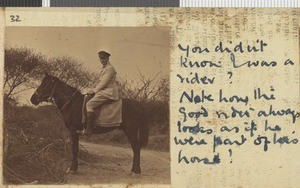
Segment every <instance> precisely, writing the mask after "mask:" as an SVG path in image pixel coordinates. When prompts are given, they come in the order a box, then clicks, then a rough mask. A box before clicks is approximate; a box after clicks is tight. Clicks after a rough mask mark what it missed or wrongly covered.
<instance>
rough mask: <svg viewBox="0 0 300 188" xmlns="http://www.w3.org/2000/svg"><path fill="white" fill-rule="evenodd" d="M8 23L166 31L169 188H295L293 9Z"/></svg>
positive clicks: (298, 153)
mask: <svg viewBox="0 0 300 188" xmlns="http://www.w3.org/2000/svg"><path fill="white" fill-rule="evenodd" d="M2 13H3V11H2ZM5 15H6V16H5V19H6V21H5V24H6V25H5V26H6V27H10V28H13V27H16V28H17V27H65V28H68V27H72V28H73V27H92V28H105V27H149V28H151V27H152V28H161V27H164V28H168V29H163V31H164V32H165V31H168V32H169V36H170V44H168V45H170V51H169V53H170V62H168V64H169V67H170V70H169V71H170V77H169V78H170V100H169V105H170V123H169V126H170V140H169V142H170V166H171V168H170V169H171V170H170V174H171V184H170V186H171V187H297V186H298V185H299V183H300V179H299V177H298V176H299V173H300V162H299V160H297V159H298V158H299V157H300V147H299V134H300V127H299V116H300V114H299V112H300V93H299V89H300V85H299V9H258V8H251V9H250V8H248V9H234V8H230V9H226V8H220V9H219V8H192V9H191V8H63V9H62V8H49V9H48V8H43V9H31V8H25V9H24V8H22V9H18V8H6V9H5ZM11 16H18V18H19V19H20V20H21V21H19V22H17V21H12V19H15V17H11ZM3 28H4V25H3V24H2V29H3ZM82 37H84V36H82ZM125 50H126V49H125ZM142 155H143V150H142ZM145 160H147V159H145ZM141 166H142V163H141ZM142 167H143V166H142ZM79 168H80V167H79ZM135 182H138V181H135ZM126 183H127V182H124V184H126ZM99 184H101V182H99ZM137 184H138V183H137ZM139 185H140V184H139ZM156 185H157V186H164V184H156ZM120 186H121V185H120ZM133 186H134V185H133ZM148 186H151V185H148ZM165 186H168V185H165Z"/></svg>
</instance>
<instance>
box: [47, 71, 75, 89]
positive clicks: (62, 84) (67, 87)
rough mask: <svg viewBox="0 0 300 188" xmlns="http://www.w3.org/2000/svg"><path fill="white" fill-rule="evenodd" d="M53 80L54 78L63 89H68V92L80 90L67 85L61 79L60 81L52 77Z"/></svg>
mask: <svg viewBox="0 0 300 188" xmlns="http://www.w3.org/2000/svg"><path fill="white" fill-rule="evenodd" d="M49 76H50V75H49ZM51 77H52V78H54V79H55V80H56V82H57V83H58V84H59V85H60V86H61V87H62V89H68V90H72V92H75V91H79V89H77V88H76V87H73V86H71V85H69V84H67V83H65V82H64V81H62V80H61V79H59V78H58V77H56V76H51ZM79 92H80V91H79Z"/></svg>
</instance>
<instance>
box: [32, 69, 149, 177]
mask: <svg viewBox="0 0 300 188" xmlns="http://www.w3.org/2000/svg"><path fill="white" fill-rule="evenodd" d="M49 99H53V100H54V103H55V105H56V106H57V108H58V109H59V110H60V112H61V113H62V115H63V119H64V122H65V126H66V127H67V129H68V130H69V131H70V133H71V138H72V153H73V160H72V164H71V166H70V167H69V171H70V172H74V173H76V172H77V169H78V162H77V154H78V142H79V135H78V134H77V132H76V131H78V130H82V129H83V128H84V125H83V124H82V123H81V120H82V105H83V99H84V95H83V94H81V92H80V91H79V90H78V89H76V88H74V87H71V86H69V85H68V84H66V83H64V82H62V81H61V80H59V79H58V78H57V77H54V76H51V75H48V74H46V75H45V77H44V78H43V80H42V83H41V85H40V86H39V87H38V88H37V90H36V91H35V92H34V94H33V95H32V97H31V99H30V101H31V102H32V104H34V105H38V104H39V103H40V102H42V101H49ZM122 108H123V109H122V118H123V122H122V124H121V126H120V127H116V128H118V129H122V130H123V131H124V132H125V134H126V136H127V137H128V140H129V142H130V145H131V148H132V151H133V164H132V169H131V171H132V172H134V173H136V174H139V173H141V167H140V151H141V147H142V146H146V145H147V143H148V128H147V122H146V119H147V118H146V114H145V112H144V109H143V108H142V106H141V105H140V104H139V103H138V102H137V101H133V100H129V99H123V107H122ZM116 128H115V127H113V128H101V127H96V128H95V130H94V131H93V133H94V134H101V133H106V132H109V131H111V130H113V129H116Z"/></svg>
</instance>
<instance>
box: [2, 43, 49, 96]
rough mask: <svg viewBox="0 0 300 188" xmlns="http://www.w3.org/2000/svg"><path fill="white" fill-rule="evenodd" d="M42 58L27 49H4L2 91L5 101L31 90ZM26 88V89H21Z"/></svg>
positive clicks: (38, 73) (38, 72)
mask: <svg viewBox="0 0 300 188" xmlns="http://www.w3.org/2000/svg"><path fill="white" fill-rule="evenodd" d="M43 61H44V58H43V56H42V55H40V54H36V53H34V52H33V50H30V49H27V48H8V49H5V63H4V91H5V99H8V98H10V97H11V96H12V95H14V94H17V93H20V92H22V91H24V90H28V89H30V88H32V86H33V85H32V84H33V79H34V78H36V77H37V76H38V75H40V72H41V71H40V65H41V64H42V63H43ZM21 86H26V87H23V88H22V87H21Z"/></svg>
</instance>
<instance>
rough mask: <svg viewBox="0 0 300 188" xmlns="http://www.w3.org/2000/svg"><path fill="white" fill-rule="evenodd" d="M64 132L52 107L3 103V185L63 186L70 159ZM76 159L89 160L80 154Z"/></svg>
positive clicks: (68, 145) (88, 156) (89, 157)
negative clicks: (56, 184) (37, 184)
mask: <svg viewBox="0 0 300 188" xmlns="http://www.w3.org/2000/svg"><path fill="white" fill-rule="evenodd" d="M68 133H69V132H68V131H67V130H66V128H65V127H64V124H63V121H62V119H60V116H59V115H58V111H57V109H56V108H55V107H54V106H41V107H39V108H36V109H34V108H32V107H28V106H23V107H18V106H15V105H12V104H11V103H5V106H4V159H3V163H4V164H3V177H4V183H5V184H26V183H30V182H35V183H43V184H47V183H51V184H53V183H64V182H65V171H66V169H67V168H68V165H69V164H70V162H71V156H72V155H71V147H70V142H69V140H70V138H69V134H68ZM79 157H80V158H81V159H82V158H84V160H86V161H89V160H93V159H92V156H90V155H88V154H86V152H82V151H80V156H79Z"/></svg>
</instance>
